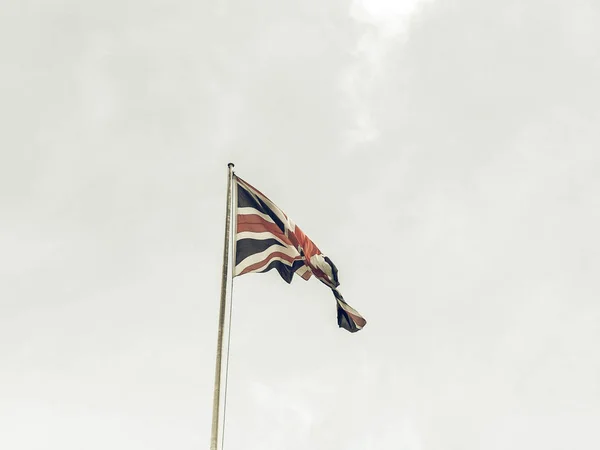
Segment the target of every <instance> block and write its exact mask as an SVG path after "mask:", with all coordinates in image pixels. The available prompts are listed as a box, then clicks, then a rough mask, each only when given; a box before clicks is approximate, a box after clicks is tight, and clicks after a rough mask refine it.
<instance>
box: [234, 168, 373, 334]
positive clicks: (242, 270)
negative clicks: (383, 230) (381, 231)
mask: <svg viewBox="0 0 600 450" xmlns="http://www.w3.org/2000/svg"><path fill="white" fill-rule="evenodd" d="M233 181H234V185H235V186H236V192H237V204H236V208H235V215H236V219H237V220H236V227H237V228H236V230H235V266H234V269H233V276H234V277H237V276H240V275H244V274H247V273H263V272H268V271H269V270H271V269H275V270H277V271H278V272H279V275H281V277H282V278H283V279H284V280H285V281H286V282H287V283H291V282H292V278H293V277H294V274H296V275H298V276H300V277H301V278H303V279H305V280H308V279H310V277H311V276H313V275H314V276H315V277H316V278H317V279H318V280H320V281H321V282H322V283H324V284H325V285H327V286H328V287H329V288H330V289H331V290H332V291H333V295H334V297H335V300H336V303H337V320H338V325H339V326H340V327H342V328H344V329H346V330H348V331H350V332H352V333H354V332H356V331H358V330H361V329H362V328H363V327H364V326H365V325H366V323H367V321H366V320H365V319H364V318H363V317H362V316H361V315H360V314H359V313H358V312H357V311H356V310H355V309H353V308H352V307H351V306H350V305H348V304H347V303H346V302H345V301H344V298H343V297H342V294H340V292H339V291H338V290H337V287H338V286H339V284H340V283H339V281H338V271H337V268H336V267H335V265H334V264H333V262H332V261H331V260H330V259H329V258H328V257H327V256H325V255H324V254H323V253H322V252H321V250H319V248H318V247H317V246H316V245H315V243H314V242H312V241H311V240H310V239H309V238H308V237H307V236H306V235H305V234H304V233H303V232H302V230H301V229H300V228H299V227H298V226H296V224H295V223H294V222H293V221H292V220H291V219H290V218H289V217H288V216H287V215H286V214H285V213H284V212H283V211H282V210H281V209H280V208H279V207H277V205H275V204H274V203H273V202H272V201H271V200H269V199H268V198H267V197H266V196H265V195H264V194H263V193H261V192H260V191H259V190H257V189H256V188H254V187H253V186H251V185H250V184H248V183H247V182H245V181H244V180H242V179H241V178H239V177H238V176H236V175H234V176H233Z"/></svg>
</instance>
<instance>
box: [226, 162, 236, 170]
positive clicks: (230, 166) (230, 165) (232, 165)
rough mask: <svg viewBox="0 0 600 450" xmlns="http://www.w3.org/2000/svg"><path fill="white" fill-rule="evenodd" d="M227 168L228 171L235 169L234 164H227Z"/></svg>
mask: <svg viewBox="0 0 600 450" xmlns="http://www.w3.org/2000/svg"><path fill="white" fill-rule="evenodd" d="M227 167H229V168H230V169H233V168H234V167H235V164H234V163H229V164H227Z"/></svg>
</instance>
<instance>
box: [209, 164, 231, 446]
mask: <svg viewBox="0 0 600 450" xmlns="http://www.w3.org/2000/svg"><path fill="white" fill-rule="evenodd" d="M233 167H234V165H233V163H229V164H227V168H228V175H227V214H226V216H225V217H226V218H225V245H224V248H223V273H222V277H221V304H220V306H219V331H218V335H217V360H216V365H215V388H214V393H213V416H212V432H211V438H210V450H217V443H218V437H219V419H220V415H221V410H220V406H221V372H222V370H221V369H222V358H221V357H222V353H223V328H224V325H225V306H226V297H227V275H228V273H229V233H230V228H231V183H232V180H233Z"/></svg>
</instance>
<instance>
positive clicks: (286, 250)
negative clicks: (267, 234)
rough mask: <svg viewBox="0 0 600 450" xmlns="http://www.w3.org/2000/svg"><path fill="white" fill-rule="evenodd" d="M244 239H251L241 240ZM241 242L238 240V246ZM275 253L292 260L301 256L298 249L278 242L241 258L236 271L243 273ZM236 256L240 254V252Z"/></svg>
mask: <svg viewBox="0 0 600 450" xmlns="http://www.w3.org/2000/svg"><path fill="white" fill-rule="evenodd" d="M244 241H249V240H248V239H244V240H242V241H240V242H244ZM240 242H238V246H239V244H240ZM254 242H261V243H262V242H267V241H254ZM275 253H277V254H278V255H279V254H280V255H286V256H287V257H288V258H289V260H290V261H291V260H293V259H299V258H301V256H300V254H299V253H298V250H296V249H295V248H293V247H282V246H281V245H279V244H278V243H275V245H270V246H269V247H268V248H266V249H265V250H263V251H262V252H255V253H252V254H250V255H249V256H247V257H246V258H244V259H241V260H240V261H239V262H238V263H236V265H235V273H236V274H239V275H241V274H242V273H243V271H244V270H245V269H246V268H247V267H249V266H252V265H254V264H257V263H260V262H262V261H265V260H267V259H269V257H270V255H271V254H275ZM236 256H239V254H238V255H236Z"/></svg>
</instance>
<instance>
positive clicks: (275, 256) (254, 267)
mask: <svg viewBox="0 0 600 450" xmlns="http://www.w3.org/2000/svg"><path fill="white" fill-rule="evenodd" d="M273 260H276V261H281V262H284V263H286V264H287V265H289V266H291V265H292V264H293V263H294V262H295V261H300V260H299V259H298V258H294V257H293V256H289V255H287V254H286V253H284V252H273V253H270V254H269V255H268V256H267V257H266V258H264V259H262V260H261V261H258V262H256V263H254V264H250V265H246V267H245V268H243V269H241V266H238V267H236V274H237V275H244V274H247V273H252V272H262V271H263V270H264V268H265V266H267V265H268V264H269V263H270V262H271V261H273ZM239 269H241V270H239ZM238 270H239V272H238Z"/></svg>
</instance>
